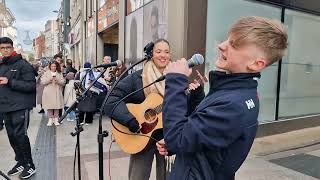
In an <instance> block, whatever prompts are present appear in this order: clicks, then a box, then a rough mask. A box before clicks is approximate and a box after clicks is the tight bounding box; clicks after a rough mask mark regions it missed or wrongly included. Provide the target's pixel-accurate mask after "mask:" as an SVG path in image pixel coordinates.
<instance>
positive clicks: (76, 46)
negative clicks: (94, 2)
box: [68, 16, 83, 68]
mask: <svg viewBox="0 0 320 180" xmlns="http://www.w3.org/2000/svg"><path fill="white" fill-rule="evenodd" d="M80 25H81V21H80V16H79V18H78V20H77V21H76V22H75V24H74V26H73V27H72V29H71V31H70V33H69V44H70V45H71V46H70V50H71V57H70V56H69V57H68V58H71V60H72V61H73V63H74V67H76V68H81V65H82V64H83V62H82V57H81V55H82V52H81V26H80Z"/></svg>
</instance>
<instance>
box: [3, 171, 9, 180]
mask: <svg viewBox="0 0 320 180" xmlns="http://www.w3.org/2000/svg"><path fill="white" fill-rule="evenodd" d="M0 175H1V176H2V177H4V178H5V179H6V180H11V179H10V178H9V177H8V176H7V175H6V174H4V173H3V172H2V171H0Z"/></svg>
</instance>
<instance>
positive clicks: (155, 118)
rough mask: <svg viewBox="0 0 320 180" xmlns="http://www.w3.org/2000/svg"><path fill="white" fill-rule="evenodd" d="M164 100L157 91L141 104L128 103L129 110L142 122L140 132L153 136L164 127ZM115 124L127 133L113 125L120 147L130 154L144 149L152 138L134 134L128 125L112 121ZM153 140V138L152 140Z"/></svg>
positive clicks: (114, 135)
mask: <svg viewBox="0 0 320 180" xmlns="http://www.w3.org/2000/svg"><path fill="white" fill-rule="evenodd" d="M162 102H163V98H162V96H161V95H159V94H157V93H151V94H149V95H148V96H147V97H146V99H145V100H144V101H143V102H142V103H141V104H132V103H128V104H127V107H128V110H129V112H130V113H131V114H132V115H133V116H134V117H135V118H136V119H137V121H138V122H139V124H140V128H141V129H140V134H144V135H147V136H151V135H152V133H153V132H154V131H155V130H157V129H162ZM112 122H113V124H114V126H115V127H116V128H117V129H118V130H120V131H122V132H125V133H128V134H124V133H122V132H119V131H118V130H117V129H115V128H114V127H112V135H113V137H114V138H115V141H116V142H117V144H118V145H119V146H120V148H121V149H122V150H123V151H124V152H126V153H129V154H136V153H138V152H140V151H142V150H143V149H144V148H145V147H146V145H147V144H148V142H149V140H150V138H148V137H145V136H138V135H129V134H133V133H132V132H131V131H129V129H128V128H127V127H126V126H123V125H121V124H120V123H118V122H116V121H114V120H113V121H112ZM151 141H152V140H151Z"/></svg>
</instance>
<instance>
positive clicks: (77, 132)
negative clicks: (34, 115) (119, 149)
mask: <svg viewBox="0 0 320 180" xmlns="http://www.w3.org/2000/svg"><path fill="white" fill-rule="evenodd" d="M92 69H93V68H91V69H90V70H89V71H91V70H92ZM106 70H107V69H103V71H102V72H101V73H100V74H99V75H98V77H97V78H96V79H95V80H94V81H93V82H92V83H91V84H90V86H89V87H88V89H86V90H85V91H84V92H83V93H82V94H81V95H80V96H78V97H77V99H76V101H75V102H74V103H73V104H72V105H71V106H70V107H69V108H68V109H67V110H66V111H65V113H64V114H63V115H62V116H61V117H60V118H59V123H61V122H62V121H63V120H64V118H65V117H66V116H67V115H68V114H69V113H70V112H71V111H73V110H75V112H76V127H75V132H71V133H70V134H71V136H73V137H74V136H77V142H76V151H77V152H78V154H77V159H78V179H79V180H81V161H80V160H81V157H80V133H81V132H82V131H83V128H82V125H81V124H80V120H79V112H78V109H77V106H78V104H79V103H80V102H81V101H83V100H84V99H85V98H87V94H88V92H89V90H90V88H91V87H92V86H93V85H94V83H95V82H97V81H98V79H99V78H100V77H101V76H102V75H103V74H104V73H105V72H106ZM84 78H86V76H84ZM107 136H108V132H107V131H104V137H107Z"/></svg>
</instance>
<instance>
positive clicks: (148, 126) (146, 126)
mask: <svg viewBox="0 0 320 180" xmlns="http://www.w3.org/2000/svg"><path fill="white" fill-rule="evenodd" d="M157 124H158V118H157V119H156V120H155V121H152V122H151V123H149V122H143V123H142V124H141V129H140V131H141V132H142V133H143V134H148V133H150V132H151V131H152V130H153V129H154V128H155V127H156V126H157Z"/></svg>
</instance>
